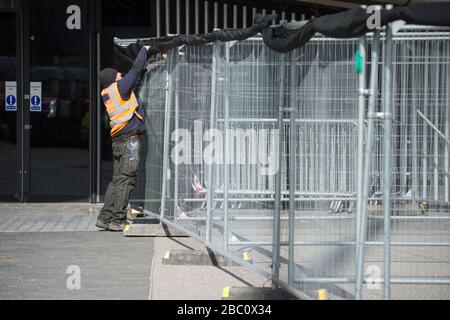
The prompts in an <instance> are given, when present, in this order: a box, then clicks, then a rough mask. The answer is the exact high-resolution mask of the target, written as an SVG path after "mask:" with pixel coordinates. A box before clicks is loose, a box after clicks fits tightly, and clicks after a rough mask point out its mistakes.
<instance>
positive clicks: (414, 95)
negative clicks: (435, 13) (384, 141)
mask: <svg viewBox="0 0 450 320" xmlns="http://www.w3.org/2000/svg"><path fill="white" fill-rule="evenodd" d="M412 50H413V51H412V55H413V56H414V57H415V56H416V47H415V46H413V48H412ZM416 68H417V67H416V65H412V70H413V71H412V78H411V87H412V106H413V107H412V110H411V112H412V127H411V130H412V132H411V136H412V139H411V142H412V203H413V205H414V206H417V197H418V195H419V179H418V172H419V171H418V162H417V160H418V157H419V154H418V148H417V147H418V146H417V112H416V107H417V93H416V81H417V80H416V77H418V72H417V71H416V70H417V69H416Z"/></svg>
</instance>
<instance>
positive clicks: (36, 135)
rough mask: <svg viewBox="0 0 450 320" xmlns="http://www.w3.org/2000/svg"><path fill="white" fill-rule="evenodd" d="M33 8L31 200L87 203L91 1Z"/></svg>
mask: <svg viewBox="0 0 450 320" xmlns="http://www.w3.org/2000/svg"><path fill="white" fill-rule="evenodd" d="M28 3H29V6H30V7H29V10H30V13H32V14H30V18H29V19H30V20H29V21H30V25H29V30H30V39H31V42H30V53H29V61H30V84H29V85H30V103H29V104H30V105H29V106H28V107H29V110H30V124H31V131H30V159H31V161H30V163H31V168H30V169H31V170H30V172H31V195H30V201H38V202H40V201H50V202H52V201H70V202H79V201H81V202H84V201H88V200H89V196H90V194H89V193H90V190H89V185H90V180H89V129H90V126H89V123H90V119H89V110H90V100H89V90H90V86H89V83H90V82H89V77H90V73H89V63H90V56H89V50H90V43H89V25H88V10H89V7H88V1H87V0H42V1H29V2H28ZM44 17H45V18H44Z"/></svg>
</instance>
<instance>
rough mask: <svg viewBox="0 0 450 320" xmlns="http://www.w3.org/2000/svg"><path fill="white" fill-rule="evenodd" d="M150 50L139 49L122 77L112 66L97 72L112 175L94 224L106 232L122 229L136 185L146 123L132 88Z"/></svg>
mask: <svg viewBox="0 0 450 320" xmlns="http://www.w3.org/2000/svg"><path fill="white" fill-rule="evenodd" d="M149 49H150V47H149V46H145V47H143V48H142V49H141V51H140V52H139V54H138V56H137V58H136V60H135V61H134V63H133V66H132V67H131V69H130V71H129V72H128V74H126V75H125V76H124V77H122V74H121V73H119V72H118V71H117V70H115V69H111V68H107V69H103V70H102V71H101V72H100V74H99V80H100V85H101V86H102V88H103V90H102V92H101V96H102V99H103V103H104V105H105V107H106V111H107V112H108V116H109V120H110V127H111V138H112V149H113V150H112V151H113V166H114V175H113V179H112V181H111V183H110V184H109V186H108V189H107V191H106V196H105V204H104V206H103V209H102V211H101V213H100V215H99V216H98V218H97V223H96V226H97V227H99V228H102V229H106V230H109V231H123V230H124V228H125V226H126V224H127V207H128V201H129V199H130V194H131V192H132V191H133V189H134V186H135V185H136V175H137V171H138V167H139V153H140V152H139V151H140V135H141V134H143V133H145V125H144V117H143V112H142V109H141V106H140V105H139V102H138V99H137V97H136V95H135V93H134V91H133V90H134V88H135V87H136V85H137V82H138V79H139V78H140V76H141V73H142V72H143V70H144V68H145V67H146V64H147V61H148V58H149V54H148V50H149Z"/></svg>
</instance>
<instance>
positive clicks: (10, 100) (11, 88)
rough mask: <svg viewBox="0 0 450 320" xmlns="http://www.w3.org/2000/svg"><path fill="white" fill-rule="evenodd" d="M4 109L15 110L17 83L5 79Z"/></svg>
mask: <svg viewBox="0 0 450 320" xmlns="http://www.w3.org/2000/svg"><path fill="white" fill-rule="evenodd" d="M5 110H6V111H17V83H16V82H15V81H5Z"/></svg>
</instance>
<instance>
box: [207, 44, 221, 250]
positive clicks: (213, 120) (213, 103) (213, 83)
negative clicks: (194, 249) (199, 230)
mask: <svg viewBox="0 0 450 320" xmlns="http://www.w3.org/2000/svg"><path fill="white" fill-rule="evenodd" d="M217 49H218V48H217V44H216V43H214V44H213V58H212V66H211V113H210V115H211V118H210V128H209V129H210V130H213V129H214V128H215V126H216V87H217V53H218V50H217ZM213 167H214V164H213V163H211V164H210V165H209V166H208V198H207V209H206V210H207V212H206V234H205V238H206V244H210V243H211V239H212V232H211V231H212V227H213V215H214V213H213V210H214V207H215V205H214V192H215V181H214V180H215V179H214V168H213Z"/></svg>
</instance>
